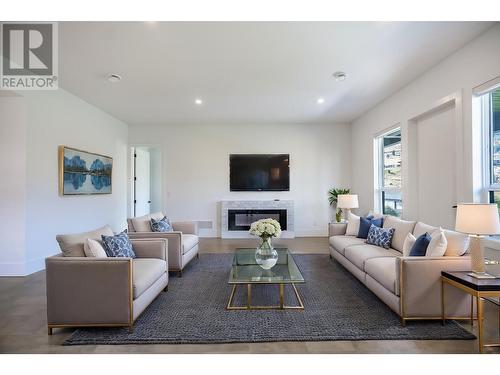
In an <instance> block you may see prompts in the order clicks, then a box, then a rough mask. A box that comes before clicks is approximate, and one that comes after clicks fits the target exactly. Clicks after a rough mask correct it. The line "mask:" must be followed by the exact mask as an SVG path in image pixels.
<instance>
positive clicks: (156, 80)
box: [59, 22, 492, 125]
mask: <svg viewBox="0 0 500 375" xmlns="http://www.w3.org/2000/svg"><path fill="white" fill-rule="evenodd" d="M491 25H492V23H486V22H483V23H481V22H395V23H394V22H283V23H278V22H269V23H264V22H251V23H243V22H229V23H223V22H155V23H148V22H62V23H60V25H59V75H60V85H61V87H63V88H65V89H67V90H68V91H71V92H73V93H74V94H76V95H78V96H80V97H81V98H83V99H84V100H86V101H87V102H89V103H92V104H94V105H96V106H97V107H100V108H102V109H103V110H105V111H107V112H108V113H110V114H112V115H113V116H115V117H117V118H119V119H121V120H123V121H125V122H126V123H128V124H131V125H140V124H169V123H220V122H225V123H228V122H231V123H242V124H252V123H257V122H259V123H310V122H322V123H324V122H350V121H352V120H353V119H355V118H356V117H358V116H360V115H361V114H362V113H364V112H365V111H367V110H368V109H370V108H371V107H373V106H374V105H376V104H377V103H379V102H380V101H382V100H383V99H384V98H386V97H388V96H389V95H391V94H392V93H394V92H396V91H397V90H399V89H400V88H402V87H403V86H405V85H406V84H408V83H409V82H411V81H412V80H414V79H415V78H417V77H418V76H419V75H421V74H422V73H424V72H425V71H426V70H428V69H429V68H431V67H432V66H433V65H435V64H437V63H438V62H439V61H441V60H442V59H443V58H445V57H446V56H448V55H449V54H450V53H452V52H453V51H455V50H457V49H458V48H460V47H462V46H463V45H464V44H466V43H467V42H468V41H470V40H472V39H473V38H475V37H476V36H478V35H479V34H480V33H481V32H483V31H484V30H486V29H487V28H488V27H490V26H491ZM338 70H342V71H345V72H347V73H348V75H349V77H348V79H347V80H345V81H343V82H336V81H335V79H333V78H332V73H333V72H335V71H338ZM110 73H116V74H120V75H121V76H122V77H123V79H122V81H121V82H119V83H115V84H113V83H110V82H108V81H107V79H106V77H107V76H108V75H109V74H110ZM319 97H323V98H325V102H324V103H323V104H322V105H318V104H317V99H318V98H319ZM195 98H202V99H203V101H204V103H203V105H201V106H197V105H195V104H194V100H195Z"/></svg>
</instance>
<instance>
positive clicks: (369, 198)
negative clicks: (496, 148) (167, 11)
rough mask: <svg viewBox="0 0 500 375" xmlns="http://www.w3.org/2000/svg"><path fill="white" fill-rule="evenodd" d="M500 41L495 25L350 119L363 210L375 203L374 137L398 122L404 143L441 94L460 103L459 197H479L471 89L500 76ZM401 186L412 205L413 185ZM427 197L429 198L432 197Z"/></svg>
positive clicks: (457, 132) (355, 185) (357, 190)
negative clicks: (397, 90) (353, 119)
mask: <svg viewBox="0 0 500 375" xmlns="http://www.w3.org/2000/svg"><path fill="white" fill-rule="evenodd" d="M498 46H500V25H498V24H497V25H495V26H494V27H492V28H491V29H489V30H487V31H486V32H485V33H483V34H482V35H480V36H479V37H478V38H476V39H475V40H473V41H471V42H470V43H468V44H467V45H466V46H464V47H463V48H462V49H460V50H458V51H456V52H455V53H454V54H452V55H451V56H449V57H448V58H446V59H445V60H443V61H442V62H441V63H439V64H438V65H436V66H435V67H434V68H432V69H431V70H429V71H428V72H426V73H425V74H424V75H422V76H421V77H419V78H418V79H417V80H415V81H413V82H412V83H410V84H409V85H408V86H406V87H405V88H403V89H402V90H400V91H399V92H397V93H395V94H394V95H393V96H391V97H390V98H388V99H386V100H385V101H383V102H382V103H380V104H379V105H377V106H376V107H374V108H372V109H371V110H370V111H369V112H367V113H365V114H364V115H363V116H361V117H360V118H358V119H357V120H356V121H354V122H353V124H352V151H351V156H352V187H353V190H354V192H355V193H358V194H359V202H360V211H361V212H367V211H369V210H370V209H372V208H373V206H374V194H373V178H374V176H373V172H374V160H373V137H374V136H375V135H376V134H378V133H380V132H382V131H383V130H384V129H387V128H390V127H393V126H394V125H397V124H400V125H401V126H402V130H403V134H402V137H403V140H402V142H403V147H404V145H405V144H406V145H408V144H409V143H408V129H409V126H411V124H412V121H413V119H415V118H416V117H417V116H419V115H421V114H423V113H425V112H426V111H428V110H429V109H432V108H434V107H436V106H437V105H438V104H440V103H443V102H444V101H445V100H443V98H445V97H447V96H454V97H456V102H455V105H456V106H457V108H458V113H457V119H458V121H457V124H456V125H457V126H456V128H455V134H450V137H454V138H455V139H457V145H458V146H457V150H456V151H457V152H458V155H457V158H458V159H457V160H456V162H457V167H456V168H457V176H458V177H457V180H458V181H457V182H458V183H457V200H458V201H472V200H474V199H477V197H478V196H479V195H478V192H477V188H476V187H475V185H477V184H475V180H474V178H476V179H477V177H475V176H477V175H478V173H477V169H478V168H480V165H479V163H478V161H477V160H478V159H477V158H476V159H475V160H476V161H475V162H474V161H473V160H474V159H473V149H474V147H473V145H475V142H476V140H475V138H474V136H473V134H475V133H473V126H472V89H473V88H474V87H476V86H478V85H480V84H482V83H484V82H486V81H488V80H491V79H493V78H495V77H497V76H500V48H498ZM476 133H477V132H476ZM407 151H408V150H406V152H407ZM403 152H405V150H403ZM405 162H406V164H407V165H409V164H411V163H413V162H414V161H412V160H408V158H407V159H406V160H405V159H404V158H403V168H405V167H404V165H405ZM439 171H440V169H439V164H436V167H435V173H439ZM473 176H474V178H473ZM409 177H410V178H411V176H409ZM407 180H408V179H407ZM432 183H433V181H432V180H431V181H429V184H432ZM403 184H405V181H403ZM404 187H405V186H404ZM438 188H439V186H436V189H438ZM405 190H406V194H407V195H406V205H407V206H411V200H412V199H413V198H414V197H413V196H411V194H412V189H411V186H406V187H405ZM403 193H405V192H403ZM408 194H410V195H408ZM428 199H429V200H432V199H433V196H429V197H428ZM403 204H405V203H404V202H403ZM407 216H408V215H407ZM410 216H411V215H410Z"/></svg>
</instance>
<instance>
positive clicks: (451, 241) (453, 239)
mask: <svg viewBox="0 0 500 375" xmlns="http://www.w3.org/2000/svg"><path fill="white" fill-rule="evenodd" d="M444 235H445V236H446V241H448V246H447V247H446V253H444V255H445V256H447V257H448V256H452V257H453V256H454V257H460V256H462V255H464V254H465V253H466V252H467V250H468V249H469V241H470V237H469V235H468V234H464V233H459V232H454V231H451V230H446V229H445V231H444Z"/></svg>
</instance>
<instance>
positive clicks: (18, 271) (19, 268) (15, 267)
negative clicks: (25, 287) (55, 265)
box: [0, 258, 45, 276]
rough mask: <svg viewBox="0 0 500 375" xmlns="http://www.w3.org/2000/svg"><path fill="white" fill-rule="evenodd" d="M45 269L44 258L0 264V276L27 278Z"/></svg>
mask: <svg viewBox="0 0 500 375" xmlns="http://www.w3.org/2000/svg"><path fill="white" fill-rule="evenodd" d="M44 269H45V258H36V259H31V260H29V261H27V262H4V263H0V276H28V275H30V274H32V273H35V272H38V271H41V270H44Z"/></svg>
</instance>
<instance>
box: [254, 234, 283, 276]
mask: <svg viewBox="0 0 500 375" xmlns="http://www.w3.org/2000/svg"><path fill="white" fill-rule="evenodd" d="M255 261H256V262H257V264H258V265H259V266H261V267H262V268H263V269H265V270H269V269H271V268H273V267H274V266H275V265H276V263H277V262H278V252H277V251H276V250H274V247H273V245H272V243H271V237H262V242H261V243H260V245H259V246H258V247H257V250H255Z"/></svg>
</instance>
